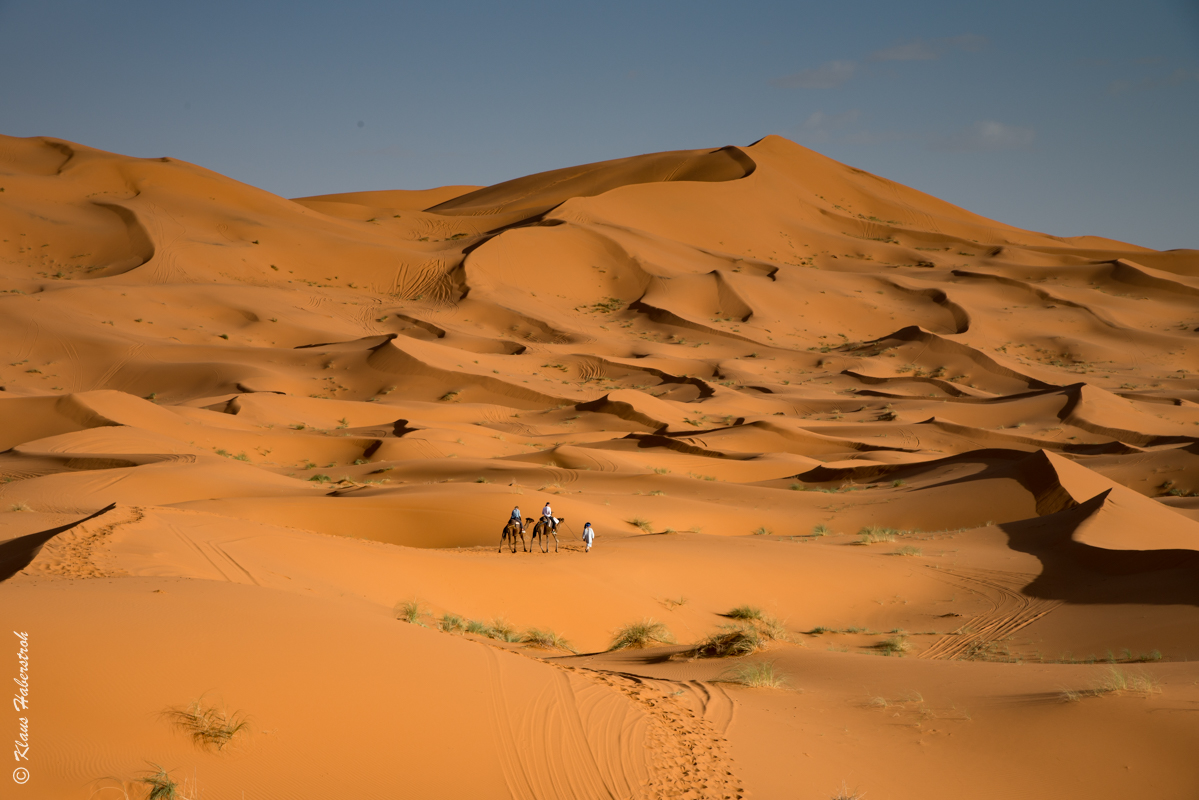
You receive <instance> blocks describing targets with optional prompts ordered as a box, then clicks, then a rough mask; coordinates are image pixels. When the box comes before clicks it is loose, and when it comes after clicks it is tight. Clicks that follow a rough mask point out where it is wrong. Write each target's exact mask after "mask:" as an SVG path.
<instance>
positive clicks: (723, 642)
mask: <svg viewBox="0 0 1199 800" xmlns="http://www.w3.org/2000/svg"><path fill="white" fill-rule="evenodd" d="M769 641H770V640H769V639H768V638H767V637H766V636H764V635H763V634H762V631H760V630H759V629H758V626H756V625H725V626H723V627H721V629H720V630H718V631H716V632H715V633H713V634H712V635H710V636H709V637H708V638H707V639H704V640H703V641H702V642H700V643H699V644H697V645H696V646H695V648H694V649H693V650H692V651H691V654H692V655H693V656H695V657H696V658H728V657H736V656H749V655H753V654H754V653H757V652H759V651H761V650H765V649H766V647H767V645H768V644H769Z"/></svg>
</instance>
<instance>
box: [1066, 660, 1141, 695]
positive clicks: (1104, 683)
mask: <svg viewBox="0 0 1199 800" xmlns="http://www.w3.org/2000/svg"><path fill="white" fill-rule="evenodd" d="M1161 690H1162V687H1161V684H1160V683H1158V681H1157V679H1156V678H1154V677H1152V676H1150V675H1146V674H1145V673H1143V672H1133V673H1129V672H1125V671H1124V670H1122V669H1120V668H1119V667H1117V666H1111V667H1108V668H1107V669H1106V670H1104V672H1103V675H1102V676H1101V677H1100V678H1099V680H1098V681H1096V682H1095V683H1094V684H1093V685H1092V686H1091V688H1089V689H1067V690H1065V691H1063V692H1062V699H1063V700H1065V701H1067V702H1071V703H1075V702H1078V701H1079V700H1082V699H1083V698H1084V697H1103V696H1104V695H1109V694H1139V695H1143V696H1145V697H1148V696H1149V695H1151V694H1159V693H1161Z"/></svg>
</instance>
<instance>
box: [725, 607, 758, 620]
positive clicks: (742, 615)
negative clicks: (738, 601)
mask: <svg viewBox="0 0 1199 800" xmlns="http://www.w3.org/2000/svg"><path fill="white" fill-rule="evenodd" d="M725 616H726V617H732V618H733V619H744V620H760V619H762V617H763V613H762V609H760V608H758V607H757V606H737V607H736V608H734V609H733V610H732V611H730V612H729V613H727V614H725Z"/></svg>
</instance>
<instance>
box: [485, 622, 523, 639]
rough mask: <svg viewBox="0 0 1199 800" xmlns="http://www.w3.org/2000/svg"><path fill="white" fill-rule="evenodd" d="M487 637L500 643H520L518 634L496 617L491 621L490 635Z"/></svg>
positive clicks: (514, 629)
mask: <svg viewBox="0 0 1199 800" xmlns="http://www.w3.org/2000/svg"><path fill="white" fill-rule="evenodd" d="M487 635H488V636H490V637H491V638H492V639H499V640H500V641H501V642H519V641H520V633H519V632H518V631H517V630H516V628H514V627H512V624H511V623H510V622H508V621H507V620H505V619H504V618H502V617H496V618H495V619H493V620H492V621H491V633H489V634H487Z"/></svg>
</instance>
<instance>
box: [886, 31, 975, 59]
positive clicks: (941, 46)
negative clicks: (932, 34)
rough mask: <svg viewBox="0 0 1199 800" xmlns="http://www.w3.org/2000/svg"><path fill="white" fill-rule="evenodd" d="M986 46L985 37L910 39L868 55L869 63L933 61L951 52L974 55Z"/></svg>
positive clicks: (968, 35)
mask: <svg viewBox="0 0 1199 800" xmlns="http://www.w3.org/2000/svg"><path fill="white" fill-rule="evenodd" d="M986 45H987V38H986V37H985V36H977V35H975V34H973V33H964V34H962V35H961V36H949V37H945V38H941V39H912V40H911V41H908V42H901V43H899V44H896V45H892V46H891V47H888V48H886V49H884V50H877V51H875V52H874V53H872V54H871V55H870V60H871V61H933V60H935V59H938V58H940V57H941V56H943V55H945V54H946V53H948V52H949V51H951V50H964V51H966V52H967V53H976V52H978V51H979V50H982V49H983V48H984V47H986Z"/></svg>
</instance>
